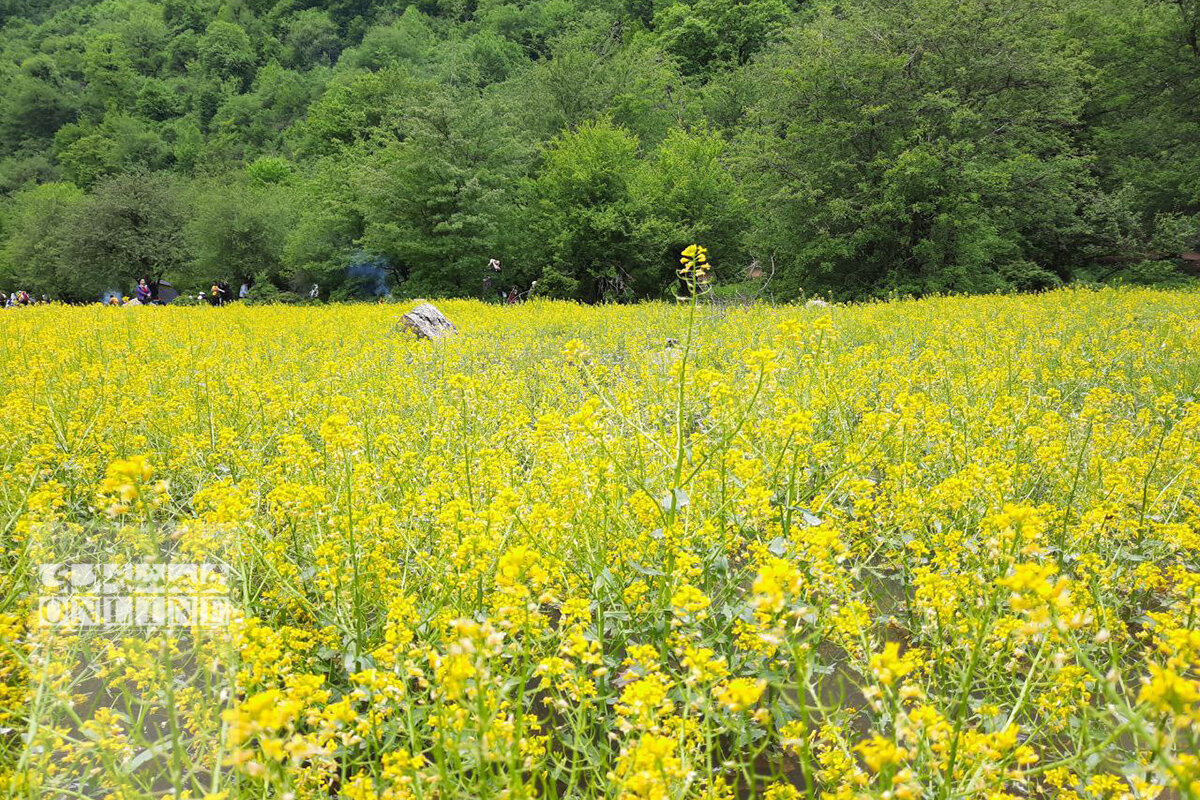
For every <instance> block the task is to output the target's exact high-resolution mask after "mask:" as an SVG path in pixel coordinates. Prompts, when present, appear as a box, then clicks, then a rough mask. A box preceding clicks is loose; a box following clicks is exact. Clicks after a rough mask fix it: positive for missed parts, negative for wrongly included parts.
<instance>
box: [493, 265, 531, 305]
mask: <svg viewBox="0 0 1200 800" xmlns="http://www.w3.org/2000/svg"><path fill="white" fill-rule="evenodd" d="M498 272H500V259H498V258H493V259H491V260H490V261H488V268H487V272H486V273H485V274H484V278H483V291H484V294H488V293H490V292H491V291H492V290H493V287H494V286H495V285H496V283H497V281H496V273H498ZM536 286H537V281H534V282H533V283H531V284H530V285H529V289H527V290H526V291H524V292H522V291H521V290H519V289H518V288H517V287H516V286H513V287H512V288H511V289H509V290H508V291H507V292H505V291H504V288H503V286H501V287H500V288H499V289H498V290H496V292H497V296H498V297H499V299H500V302H501V303H504V304H505V305H509V306H513V305H516V304H517V303H520V302H521V301H522V300H526V299H528V297H529V295H531V294H532V293H533V290H534V287H536Z"/></svg>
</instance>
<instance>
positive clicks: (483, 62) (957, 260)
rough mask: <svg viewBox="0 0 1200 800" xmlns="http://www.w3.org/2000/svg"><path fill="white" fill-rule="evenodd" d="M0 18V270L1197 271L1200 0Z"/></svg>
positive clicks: (587, 281)
mask: <svg viewBox="0 0 1200 800" xmlns="http://www.w3.org/2000/svg"><path fill="white" fill-rule="evenodd" d="M0 15H2V19H3V23H2V26H0V81H3V86H4V89H3V90H2V92H0V290H5V291H9V290H11V289H15V288H24V289H28V290H29V291H32V292H34V293H43V292H45V293H49V294H52V295H54V296H56V297H60V298H63V299H67V300H88V299H95V298H97V297H99V296H100V295H101V293H103V292H104V291H105V290H107V289H118V290H122V291H126V292H128V291H130V289H131V287H132V283H133V281H134V280H135V279H136V278H137V277H140V276H148V277H150V278H167V279H169V280H172V281H174V282H175V283H176V284H177V285H178V286H180V287H181V288H199V287H206V286H207V285H208V284H210V283H211V282H212V281H214V280H226V281H229V282H231V283H232V284H234V285H235V286H236V285H238V284H240V283H241V282H243V281H251V282H254V283H255V290H256V293H258V294H260V295H264V296H265V295H272V296H273V295H274V294H275V293H276V292H277V291H278V290H284V291H285V292H286V291H296V290H301V291H306V290H307V288H308V286H309V285H311V283H314V282H315V283H319V284H320V285H321V286H322V287H323V288H324V291H325V293H326V294H328V293H329V292H330V291H334V292H335V296H340V295H337V293H338V292H340V293H341V294H342V295H345V294H351V293H353V292H355V291H359V290H361V291H367V292H368V293H369V291H378V290H381V289H388V288H390V289H393V290H397V291H399V292H401V293H404V294H408V295H414V294H418V293H421V294H424V293H436V294H450V295H467V296H492V297H494V296H496V294H497V293H498V292H501V291H507V290H508V289H509V288H510V287H511V286H518V287H520V289H521V290H522V291H524V290H526V289H528V288H529V286H530V285H531V284H532V283H533V281H535V280H536V281H537V291H540V292H542V293H546V294H550V295H554V296H561V297H574V298H577V299H581V300H587V301H595V300H601V299H622V298H635V297H662V296H669V295H670V294H671V292H672V291H673V290H674V288H675V287H674V285H673V281H672V277H673V264H674V261H673V258H672V255H671V254H672V253H675V252H677V251H678V250H679V249H680V248H681V247H682V246H683V245H685V244H687V243H688V242H691V241H696V240H702V241H705V242H707V243H708V244H709V245H710V246H711V248H712V250H713V253H714V256H715V257H716V260H717V262H718V263H720V264H721V265H722V271H721V273H720V274H718V275H717V276H716V278H717V280H718V282H719V283H723V284H726V286H727V287H728V286H729V285H730V284H734V285H739V284H740V285H742V286H741V288H744V289H746V291H752V292H756V293H766V294H769V295H773V296H776V297H780V298H792V297H795V296H797V295H799V294H800V293H802V292H805V293H813V292H820V293H823V294H827V295H831V296H834V297H840V298H850V297H869V296H880V295H886V294H890V293H926V292H934V291H938V292H940V291H951V292H958V291H993V290H1006V289H1019V290H1025V289H1038V288H1045V287H1051V286H1055V285H1059V284H1061V283H1063V282H1066V281H1070V280H1076V279H1084V280H1108V279H1117V280H1126V281H1159V280H1163V279H1171V278H1176V277H1179V276H1182V275H1184V274H1186V270H1184V269H1181V268H1182V267H1186V265H1187V264H1188V263H1192V264H1195V263H1198V262H1196V261H1191V262H1188V261H1180V260H1179V257H1180V256H1181V255H1182V254H1184V253H1187V252H1190V251H1192V250H1194V249H1195V248H1196V246H1197V241H1196V239H1197V213H1198V212H1200V114H1198V113H1197V111H1196V109H1197V108H1198V107H1200V106H1198V104H1197V99H1200V44H1198V38H1200V6H1198V5H1197V3H1196V2H1195V0H1010V1H1009V2H1003V3H997V2H992V0H842V1H841V2H831V1H828V0H591V1H590V2H588V1H586V0H420V2H415V3H410V2H408V1H407V0H378V1H377V0H336V1H335V2H329V3H323V4H319V5H314V4H312V3H311V2H309V0H279V1H278V2H273V1H272V0H228V2H223V1H222V0H100V1H99V2H86V1H76V2H71V1H70V0H0ZM491 258H498V259H500V260H501V262H502V264H503V268H502V271H501V272H500V273H499V274H498V275H497V274H494V273H490V272H489V271H488V270H487V263H488V261H489V259H491ZM379 270H382V271H383V272H379ZM364 287H365V288H364Z"/></svg>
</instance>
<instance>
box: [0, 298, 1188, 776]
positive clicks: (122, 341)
mask: <svg viewBox="0 0 1200 800" xmlns="http://www.w3.org/2000/svg"><path fill="white" fill-rule="evenodd" d="M438 305H439V307H440V308H441V309H442V310H443V311H444V312H445V313H446V314H447V316H448V317H449V318H450V319H451V320H453V321H455V322H456V323H457V325H458V328H459V333H458V335H457V336H454V337H452V338H449V339H446V340H443V341H440V342H434V343H431V342H427V341H417V340H416V339H415V338H414V337H413V336H412V335H411V334H409V333H407V332H404V331H402V330H400V331H397V330H395V323H396V320H397V318H398V317H399V315H400V314H401V313H402V312H403V311H405V310H406V307H404V306H398V305H386V306H383V305H381V306H342V307H305V308H282V307H278V308H277V307H237V306H234V307H227V308H219V309H214V308H192V309H183V308H140V309H117V308H101V307H96V308H86V309H85V308H56V307H36V308H32V309H25V310H20V311H15V312H0V331H2V332H3V337H2V338H0V367H2V369H3V381H2V383H0V461H2V463H3V470H0V526H2V527H0V536H2V539H0V545H2V550H0V558H2V560H3V563H2V564H0V581H2V583H0V787H2V788H3V789H4V795H5V796H10V797H20V798H112V799H113V800H127V799H130V798H146V797H174V798H193V799H195V800H199V798H206V799H207V800H234V799H235V798H280V799H281V800H313V799H315V798H332V797H341V798H348V799H349V800H365V799H366V798H387V799H388V800H400V799H401V798H428V799H430V800H433V799H435V798H436V800H448V799H449V798H510V799H512V798H568V797H570V798H614V799H615V798H628V800H634V799H637V800H651V799H653V800H682V799H683V798H696V800H700V798H712V799H714V800H715V799H717V798H749V797H761V798H768V799H769V800H792V799H794V798H799V797H806V798H823V799H829V800H852V798H878V799H879V800H915V799H916V798H930V800H935V799H936V800H956V799H965V798H980V800H1004V799H1006V798H1031V797H1036V798H1081V799H1083V800H1117V799H1120V800H1124V799H1125V798H1147V799H1149V798H1154V797H1160V798H1163V799H1164V800H1166V798H1184V797H1196V796H1197V795H1200V400H1198V397H1197V393H1198V387H1200V294H1195V293H1186V292H1185V293H1171V292H1161V291H1150V290H1133V289H1129V290H1104V291H1089V290H1063V291H1058V292H1052V293H1048V294H1044V295H1040V296H1029V297H980V298H943V299H930V300H925V301H916V302H912V301H910V302H896V303H886V304H884V303H881V304H876V305H865V306H860V307H830V308H804V307H749V308H718V307H714V306H711V305H708V304H705V303H700V304H699V305H696V306H690V305H688V304H680V305H670V304H648V305H639V306H633V307H580V306H576V305H570V304H566V303H553V302H533V303H529V304H525V305H521V306H513V307H498V306H492V305H483V304H480V303H474V302H466V301H449V302H439V303H438ZM668 340H675V344H669V343H668ZM168 563H169V564H204V565H209V566H210V567H212V568H213V570H214V572H213V573H212V576H211V580H212V581H213V582H215V583H216V584H217V589H218V591H220V592H222V593H224V596H226V597H227V598H228V601H229V618H228V620H227V621H226V623H225V624H221V625H215V626H214V625H201V624H199V623H196V624H191V625H184V626H178V625H177V626H175V627H157V628H156V627H154V626H144V625H143V626H140V627H139V626H126V627H121V626H112V625H110V626H103V625H101V626H85V625H71V624H66V625H64V624H48V623H47V620H46V619H44V618H43V616H42V612H41V606H40V598H41V597H43V596H44V595H45V594H46V593H47V592H51V593H53V592H61V591H62V587H61V586H60V585H59V584H61V583H62V582H63V581H64V580H66V578H64V576H63V575H62V574H59V573H54V574H52V575H50V576H49V577H47V575H46V574H44V572H45V571H44V570H43V569H42V567H43V566H44V565H47V564H58V565H62V564H117V565H122V564H126V565H153V564H168ZM204 580H209V578H205V579H204ZM209 588H212V587H209Z"/></svg>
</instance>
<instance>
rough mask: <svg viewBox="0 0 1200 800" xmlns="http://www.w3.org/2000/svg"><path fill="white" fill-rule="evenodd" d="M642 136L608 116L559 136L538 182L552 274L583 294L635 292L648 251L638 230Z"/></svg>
mask: <svg viewBox="0 0 1200 800" xmlns="http://www.w3.org/2000/svg"><path fill="white" fill-rule="evenodd" d="M638 168H639V165H638V141H637V138H636V137H635V136H633V134H631V133H629V132H628V131H627V130H625V129H623V128H620V127H618V126H616V125H614V124H613V123H611V122H610V121H608V120H599V121H597V122H593V123H588V124H585V125H583V126H581V127H580V128H579V129H578V130H575V131H572V132H569V133H565V134H563V135H562V136H560V137H558V138H557V139H555V140H554V141H553V142H552V143H551V145H550V147H549V149H548V150H547V152H546V157H545V164H544V165H543V167H542V170H541V172H540V174H539V175H538V177H537V179H536V181H534V183H533V185H532V191H533V195H534V198H535V202H536V209H537V212H538V219H537V225H536V227H535V228H534V229H533V231H534V236H535V237H536V240H537V241H538V242H541V243H543V245H542V248H541V249H542V251H543V253H544V258H545V261H546V264H547V266H548V268H549V269H550V271H551V273H552V276H553V277H554V278H555V279H556V280H557V279H558V276H564V277H565V278H566V279H568V281H570V285H573V286H574V287H576V289H575V291H576V293H577V296H578V298H579V299H581V300H584V301H589V302H595V301H598V300H602V299H604V298H606V297H613V298H620V297H632V294H631V292H632V291H633V290H634V287H635V286H637V285H639V284H640V283H642V280H641V276H639V275H638V272H639V271H640V270H639V267H640V265H641V264H642V263H643V260H644V258H645V256H646V254H645V252H644V250H643V248H642V243H641V242H640V241H639V240H638V238H637V236H636V232H637V229H638V227H639V208H638V205H639V204H638V200H637V198H636V197H635V196H634V192H633V188H634V184H635V182H636V180H637V173H638Z"/></svg>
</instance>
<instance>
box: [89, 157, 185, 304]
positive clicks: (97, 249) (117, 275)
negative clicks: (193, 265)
mask: <svg viewBox="0 0 1200 800" xmlns="http://www.w3.org/2000/svg"><path fill="white" fill-rule="evenodd" d="M187 217H188V212H187V208H186V205H185V202H184V198H183V194H182V191H181V189H180V187H179V185H178V183H177V182H176V180H175V179H174V178H173V177H172V176H170V175H169V174H166V173H162V172H144V171H134V172H129V173H125V174H123V175H118V176H115V177H112V178H109V179H107V180H105V181H104V182H102V183H100V184H99V185H97V187H96V189H95V191H94V192H93V193H92V194H91V195H90V196H89V197H88V198H87V201H86V202H85V204H84V205H83V207H82V208H81V209H80V211H79V213H78V214H77V215H76V219H75V224H74V226H73V229H72V231H71V237H70V258H71V260H72V262H73V263H74V264H76V265H78V268H80V269H85V270H87V272H88V273H89V275H91V276H93V277H94V283H95V284H101V283H102V284H105V285H106V286H120V287H126V286H130V285H132V284H133V283H135V282H136V281H137V280H138V278H142V277H146V278H150V279H151V280H158V279H162V278H163V277H166V276H169V275H171V274H172V273H174V272H177V271H179V270H180V269H181V268H182V267H183V266H184V265H185V264H186V263H187V262H188V250H187V245H186V241H185V238H184V225H185V223H186V220H187Z"/></svg>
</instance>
